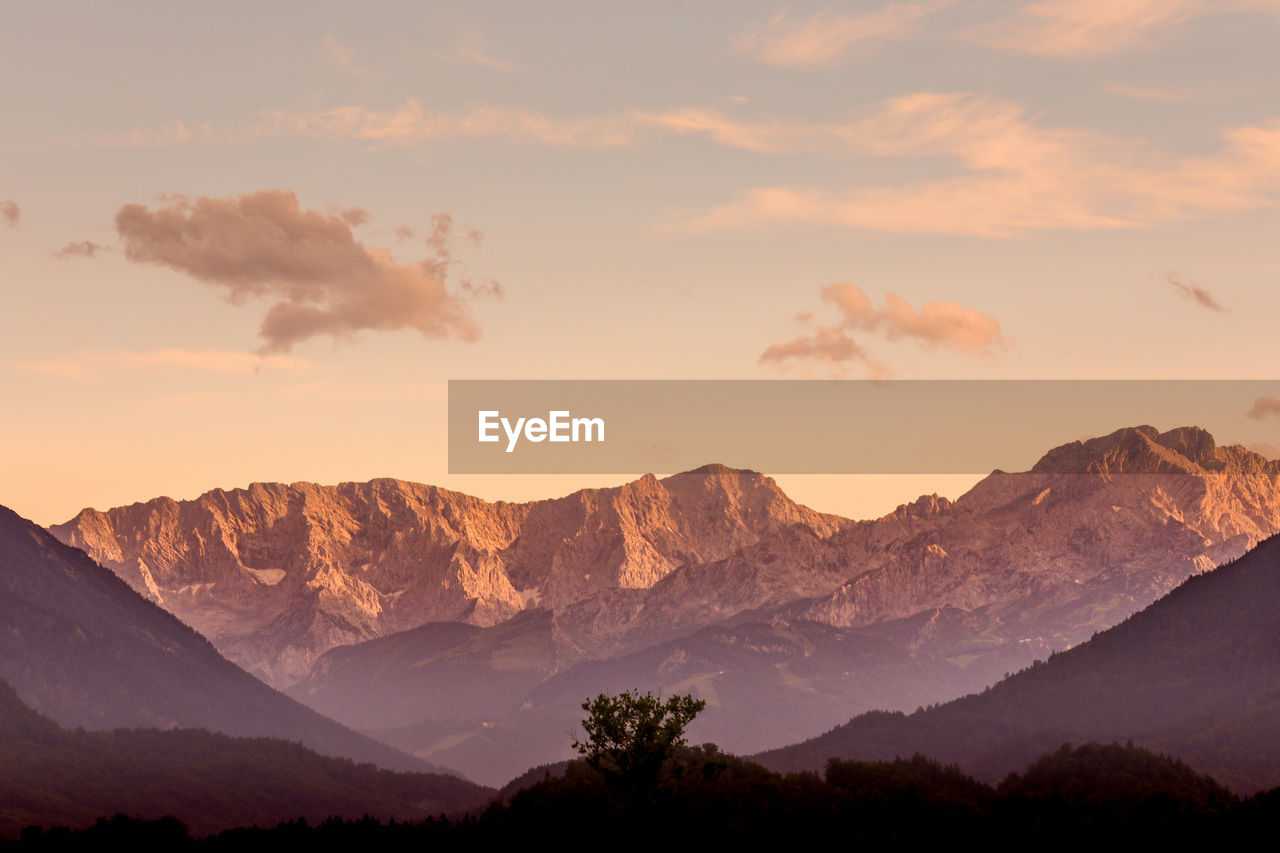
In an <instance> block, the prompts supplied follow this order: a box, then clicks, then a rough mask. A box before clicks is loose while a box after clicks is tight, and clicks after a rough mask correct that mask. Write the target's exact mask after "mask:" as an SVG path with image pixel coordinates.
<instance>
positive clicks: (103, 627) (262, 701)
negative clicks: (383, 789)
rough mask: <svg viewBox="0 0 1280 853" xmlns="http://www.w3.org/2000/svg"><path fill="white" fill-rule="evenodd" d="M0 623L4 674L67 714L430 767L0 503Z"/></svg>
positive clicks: (62, 717) (71, 721)
mask: <svg viewBox="0 0 1280 853" xmlns="http://www.w3.org/2000/svg"><path fill="white" fill-rule="evenodd" d="M0 625H3V626H4V627H3V629H0V678H2V679H4V680H6V681H8V682H9V683H10V684H11V685H12V686H13V688H14V689H15V690H16V691H17V692H18V695H20V696H21V697H22V699H23V700H24V701H25V702H27V703H28V704H30V705H31V706H32V707H33V708H35V709H36V710H37V711H39V712H40V713H42V714H45V715H46V716H48V717H51V718H52V719H54V720H56V721H57V722H58V723H60V724H62V725H65V726H84V727H85V728H91V729H104V728H116V727H133V726H146V727H159V728H169V727H174V726H182V727H192V728H208V729H212V730H215V731H221V732H226V733H228V734H234V735H246V736H270V737H281V738H285V739H288V740H297V741H301V742H302V743H304V744H306V745H307V746H309V747H311V748H313V749H315V750H317V751H320V752H323V753H326V754H329V755H338V756H344V757H349V758H354V759H356V760H360V761H370V762H374V763H377V764H379V765H381V766H384V767H389V768H394V769H404V770H423V769H427V767H426V765H424V764H422V763H420V762H417V761H415V760H414V759H412V758H410V757H409V756H406V755H404V754H402V753H399V752H397V751H395V750H393V749H391V748H390V747H387V746H385V745H383V744H380V743H378V742H376V741H374V740H371V739H370V738H367V737H365V736H363V735H360V734H357V733H356V732H353V731H351V730H350V729H347V728H344V727H342V726H340V725H338V724H337V723H335V722H333V721H332V720H329V719H326V718H324V717H322V716H321V715H319V714H317V713H316V712H315V711H313V710H311V709H310V708H307V707H306V706H304V705H301V704H299V703H298V702H296V701H294V700H292V699H290V698H288V697H286V696H284V695H282V694H280V693H277V692H276V691H275V690H273V689H271V688H270V687H268V686H267V685H265V684H263V683H262V682H260V681H258V680H257V679H256V678H254V677H253V676H251V675H249V674H248V673H246V672H244V671H243V670H241V669H239V668H238V667H236V666H235V665H234V664H232V663H231V662H229V661H228V660H226V659H225V658H223V657H222V656H221V655H219V654H218V652H217V651H216V650H215V649H214V648H213V646H212V645H210V644H209V642H208V641H207V640H205V639H204V638H203V637H201V636H200V635H199V634H197V633H196V632H195V631H192V630H191V629H190V628H188V627H187V626H186V625H183V624H182V623H181V622H179V621H178V620H177V619H176V618H174V617H173V616H172V615H171V614H169V613H167V612H165V611H164V610H162V609H161V608H160V607H158V606H156V605H155V604H153V603H151V602H149V601H146V600H144V599H143V598H142V597H140V596H139V595H137V594H136V593H135V592H134V591H133V590H131V589H130V588H129V587H128V585H127V584H125V583H124V582H123V581H121V580H120V579H119V578H117V577H116V576H115V575H113V574H112V573H111V572H110V571H108V570H107V569H104V568H102V567H101V566H99V565H97V564H95V563H94V562H93V561H92V560H91V559H89V557H87V556H86V555H85V554H84V553H83V552H81V551H78V550H76V549H75V548H71V547H68V546H66V545H63V544H62V543H60V542H58V541H57V540H56V539H54V538H53V537H52V536H50V535H49V534H48V533H47V532H45V531H44V530H42V529H41V528H40V527H38V526H37V525H35V524H32V523H31V522H29V521H26V520H25V519H22V518H20V517H19V516H18V515H16V514H15V513H13V512H12V511H11V510H8V509H5V508H3V507H0Z"/></svg>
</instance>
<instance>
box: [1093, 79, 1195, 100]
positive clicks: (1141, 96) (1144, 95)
mask: <svg viewBox="0 0 1280 853" xmlns="http://www.w3.org/2000/svg"><path fill="white" fill-rule="evenodd" d="M1103 88H1104V89H1106V90H1107V91H1108V92H1110V93H1111V94H1113V95H1119V96H1120V97H1122V98H1132V99H1133V100H1135V101H1155V102H1158V103H1164V104H1180V103H1185V102H1187V101H1195V100H1199V99H1201V98H1205V97H1208V96H1209V90H1207V89H1203V88H1201V89H1172V88H1166V87H1161V86H1130V85H1126V84H1124V83H1106V84H1104V85H1103Z"/></svg>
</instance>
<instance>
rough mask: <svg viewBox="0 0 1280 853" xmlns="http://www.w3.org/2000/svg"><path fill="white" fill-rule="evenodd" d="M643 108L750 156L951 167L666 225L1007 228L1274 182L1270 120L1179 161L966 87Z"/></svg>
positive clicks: (1135, 211) (1262, 194)
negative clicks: (836, 100)
mask: <svg viewBox="0 0 1280 853" xmlns="http://www.w3.org/2000/svg"><path fill="white" fill-rule="evenodd" d="M640 118H641V120H643V121H645V122H646V123H648V124H650V125H657V126H661V127H664V128H666V129H668V130H670V131H673V132H677V133H696V134H701V135H704V136H707V137H708V138H710V139H712V140H713V141H715V142H717V143H719V144H721V145H727V146H731V147H737V148H745V149H747V150H752V151H757V152H760V153H795V152H826V153H831V154H840V153H843V154H845V155H847V156H872V157H893V158H927V157H931V158H944V159H946V160H950V161H952V162H953V163H954V164H955V165H956V166H957V167H958V168H957V171H956V174H954V175H952V176H950V177H942V178H934V179H929V180H924V181H914V182H911V183H907V184H902V185H890V186H863V187H857V188H851V189H847V190H844V191H841V190H833V189H831V188H829V186H825V185H824V186H822V187H812V188H811V187H788V186H766V187H755V188H750V189H747V190H745V191H743V192H742V193H740V194H739V196H738V197H737V198H736V199H734V200H732V201H729V202H726V203H724V204H721V205H718V206H716V207H713V208H711V209H710V210H707V211H704V212H702V213H697V214H693V215H691V216H686V217H685V218H683V219H682V220H679V221H677V222H675V223H674V224H671V225H670V226H669V227H672V228H675V229H677V230H685V231H690V232H695V233H697V232H706V231H713V230H718V229H724V228H751V227H763V226H773V225H780V224H809V225H824V226H835V227H842V228H851V229H858V230H867V231H879V232H885V233H945V234H964V235H971V236H981V237H1017V236H1022V235H1026V234H1028V233H1033V232H1036V231H1042V230H1051V229H1069V230H1095V229H1110V228H1134V227H1143V226H1148V225H1151V224H1155V223H1162V222H1170V221H1178V220H1186V219H1196V218H1202V217H1210V216H1216V215H1221V214H1229V213H1236V212H1240V211H1247V210H1252V209H1256V208H1259V207H1264V206H1267V205H1270V204H1272V203H1274V201H1275V196H1276V194H1277V191H1280V120H1272V121H1270V122H1267V123H1266V124H1263V125H1258V126H1245V127H1237V128H1231V129H1229V130H1227V131H1225V132H1224V133H1223V134H1222V139H1223V142H1222V146H1221V148H1220V150H1219V152H1218V153H1216V154H1214V155H1210V156H1205V157H1195V158H1183V159H1176V158H1170V157H1168V156H1166V155H1163V154H1162V153H1160V152H1158V151H1153V150H1151V149H1150V148H1148V147H1145V146H1142V145H1139V144H1136V143H1129V142H1125V141H1123V140H1118V139H1114V138H1110V137H1107V136H1104V135H1103V134H1100V133H1094V132H1090V131H1084V130H1076V129H1069V128H1055V127H1048V126H1045V125H1043V124H1042V123H1041V122H1039V121H1037V120H1034V119H1032V118H1030V117H1028V116H1027V115H1026V114H1025V112H1024V111H1023V110H1022V109H1021V108H1020V107H1019V106H1017V105H1016V104H1012V103H1009V102H1007V101H1003V100H1000V99H997V98H992V97H988V96H980V95H970V94H963V93H959V94H941V93H917V94H913V95H907V96H903V97H900V98H894V99H892V100H890V101H888V102H886V103H885V104H884V106H883V107H882V108H881V109H880V110H879V111H878V112H877V113H875V114H873V115H871V116H869V117H867V118H863V119H858V120H853V121H849V122H845V123H843V124H803V123H800V124H797V123H790V122H756V123H750V122H737V121H732V120H729V119H727V118H725V117H724V116H722V115H721V114H719V113H715V112H709V111H678V112H671V113H665V114H657V115H650V114H646V115H642V116H640Z"/></svg>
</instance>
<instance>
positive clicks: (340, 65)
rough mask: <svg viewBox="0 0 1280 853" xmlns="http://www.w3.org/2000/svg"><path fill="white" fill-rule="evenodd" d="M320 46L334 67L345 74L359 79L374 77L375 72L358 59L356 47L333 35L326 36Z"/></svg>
mask: <svg viewBox="0 0 1280 853" xmlns="http://www.w3.org/2000/svg"><path fill="white" fill-rule="evenodd" d="M320 48H321V49H322V50H323V51H324V52H325V55H326V56H327V57H328V58H329V62H330V63H331V64H332V65H333V67H334V68H337V69H338V70H339V71H341V72H342V73H343V74H346V75H347V76H349V77H354V78H356V79H358V80H370V79H373V77H374V76H376V75H374V73H373V72H372V71H370V70H369V69H367V68H365V67H364V66H362V65H360V64H359V63H358V62H357V61H356V56H357V55H358V54H357V51H356V49H355V48H354V47H352V46H351V45H349V44H346V43H345V42H342V41H339V40H338V39H336V38H334V37H333V36H326V37H325V38H324V39H323V40H322V41H321V42H320Z"/></svg>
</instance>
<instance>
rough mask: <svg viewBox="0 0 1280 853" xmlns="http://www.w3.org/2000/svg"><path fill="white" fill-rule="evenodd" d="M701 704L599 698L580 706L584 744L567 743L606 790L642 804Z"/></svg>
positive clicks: (684, 699)
mask: <svg viewBox="0 0 1280 853" xmlns="http://www.w3.org/2000/svg"><path fill="white" fill-rule="evenodd" d="M706 707H707V703H706V701H705V700H703V699H694V698H693V697H692V696H672V697H670V698H669V699H667V700H665V701H664V700H663V699H662V697H661V696H654V695H653V694H651V693H643V694H641V693H639V692H638V691H637V692H636V693H632V692H631V691H630V690H627V691H624V692H622V693H619V694H618V695H617V696H610V695H608V694H605V693H601V694H600V695H599V696H597V697H596V698H595V699H592V700H589V701H587V702H583V703H582V710H584V711H586V712H587V717H586V719H584V720H583V721H582V728H583V730H584V731H585V732H586V739H585V740H579V739H578V738H576V737H575V738H574V739H573V748H574V749H576V750H577V751H578V752H579V754H581V755H582V756H583V757H584V758H585V759H586V760H587V763H588V764H590V765H591V766H592V767H593V768H595V769H596V770H597V771H599V772H600V773H601V775H603V776H604V779H605V782H606V784H608V786H609V788H610V790H611V791H613V792H614V793H615V794H616V795H620V796H621V798H622V799H623V800H624V801H625V802H627V803H629V804H639V803H642V802H645V801H647V800H648V798H649V797H650V795H651V794H652V793H653V790H654V788H655V787H657V784H658V774H659V773H660V772H661V770H662V765H663V764H664V763H666V761H667V759H668V758H669V757H670V756H671V754H672V752H673V750H674V749H675V748H676V747H678V746H683V745H684V742H685V739H684V730H685V728H686V727H688V725H689V723H691V722H692V721H693V718H694V717H696V716H697V715H698V712H700V711H701V710H702V709H704V708H706Z"/></svg>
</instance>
